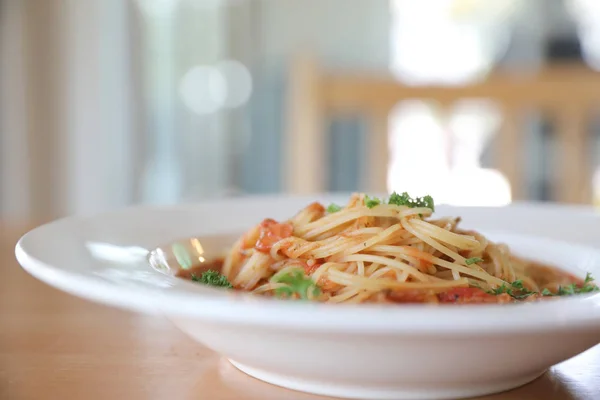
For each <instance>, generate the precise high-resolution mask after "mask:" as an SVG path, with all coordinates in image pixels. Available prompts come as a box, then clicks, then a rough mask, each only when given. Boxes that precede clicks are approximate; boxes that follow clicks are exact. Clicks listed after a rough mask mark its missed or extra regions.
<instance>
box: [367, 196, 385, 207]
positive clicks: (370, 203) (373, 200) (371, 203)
mask: <svg viewBox="0 0 600 400" xmlns="http://www.w3.org/2000/svg"><path fill="white" fill-rule="evenodd" d="M381 203H382V201H381V199H378V198H377V197H369V196H366V195H365V206H367V207H369V208H373V207H375V206H378V205H380V204H381Z"/></svg>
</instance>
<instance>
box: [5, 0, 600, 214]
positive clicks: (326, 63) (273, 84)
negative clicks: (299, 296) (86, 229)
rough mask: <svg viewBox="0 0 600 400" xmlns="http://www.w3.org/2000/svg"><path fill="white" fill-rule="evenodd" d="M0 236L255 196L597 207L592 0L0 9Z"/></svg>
mask: <svg viewBox="0 0 600 400" xmlns="http://www.w3.org/2000/svg"><path fill="white" fill-rule="evenodd" d="M0 60H1V62H0V89H1V93H0V94H1V97H0V219H2V220H4V221H7V220H8V221H10V220H14V221H30V222H35V223H38V222H43V221H47V220H49V219H52V218H56V217H60V216H64V215H69V214H80V213H91V212H100V211H104V210H108V209H113V208H117V207H122V206H126V205H130V204H139V203H148V204H169V203H175V202H183V201H194V200H198V199H203V198H215V197H222V196H239V195H244V194H257V193H314V192H322V191H357V190H361V191H362V190H364V191H367V190H368V191H378V192H382V191H386V190H390V191H391V190H398V191H408V192H410V193H411V194H413V195H424V194H431V195H433V196H434V198H435V199H436V201H437V202H439V203H449V204H458V205H480V206H486V205H487V206H490V205H504V204H508V203H510V202H513V201H523V200H536V201H557V202H565V203H578V204H595V205H600V168H599V166H600V124H599V120H598V118H597V117H598V113H597V110H598V109H599V108H600V73H598V72H597V70H599V69H600V2H598V1H596V0H494V1H489V0H420V1H418V2H417V1H411V0H85V1H82V0H43V1H42V0H0Z"/></svg>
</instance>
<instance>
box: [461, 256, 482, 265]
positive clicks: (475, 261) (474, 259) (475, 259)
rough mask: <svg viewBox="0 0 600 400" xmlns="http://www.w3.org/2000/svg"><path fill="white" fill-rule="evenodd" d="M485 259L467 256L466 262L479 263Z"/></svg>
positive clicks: (468, 263) (469, 263)
mask: <svg viewBox="0 0 600 400" xmlns="http://www.w3.org/2000/svg"><path fill="white" fill-rule="evenodd" d="M482 261H483V258H479V257H471V258H467V259H466V260H465V264H467V265H471V264H477V263H480V262H482Z"/></svg>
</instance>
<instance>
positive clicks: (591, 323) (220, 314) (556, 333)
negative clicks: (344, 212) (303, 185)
mask: <svg viewBox="0 0 600 400" xmlns="http://www.w3.org/2000/svg"><path fill="white" fill-rule="evenodd" d="M313 200H315V199H314V198H303V197H257V198H242V199H232V200H221V201H211V202H205V203H199V204H190V205H180V206H174V207H165V208H152V207H137V208H130V209H126V210H122V211H118V212H113V213H108V214H103V215H99V216H92V217H72V218H67V219H63V220H59V221H56V222H53V223H50V224H48V225H44V226H42V227H39V228H37V229H35V230H33V231H31V232H29V233H28V234H27V235H25V236H24V237H23V238H22V239H21V240H20V241H19V243H18V245H17V248H16V254H17V259H18V260H19V263H20V264H21V265H22V266H23V267H24V268H25V269H26V270H27V271H28V272H30V273H31V274H32V275H34V276H35V277H37V278H39V279H40V280H42V281H44V282H46V283H48V284H50V285H52V286H55V287H57V288H59V289H61V290H64V291H66V292H69V293H71V294H74V295H76V296H80V297H84V298H87V299H90V300H93V301H96V302H99V303H104V304H108V305H112V306H116V307H120V308H125V309H128V310H132V311H137V312H145V313H156V314H162V315H166V316H167V318H169V319H170V320H171V321H172V322H173V323H174V324H175V325H176V326H178V327H179V328H180V329H181V330H182V331H184V332H186V333H187V334H188V335H189V336H191V337H192V338H194V339H195V340H197V341H198V342H199V343H202V344H203V345H206V346H208V347H209V348H211V349H214V350H215V351H217V352H219V353H221V354H223V355H224V356H225V357H226V358H228V359H229V360H230V361H231V362H232V363H233V365H235V366H236V367H237V368H239V369H240V370H242V371H244V372H246V373H248V374H249V375H252V376H254V377H256V378H258V379H262V380H264V381H267V382H270V383H273V384H276V385H280V386H284V387H288V388H292V389H297V390H302V391H307V392H312V393H317V394H324V395H331V396H339V397H346V398H360V399H455V398H457V397H470V396H477V395H483V394H489V393H494V392H499V391H503V390H507V389H511V388H514V387H517V386H520V385H523V384H525V383H527V382H529V381H531V380H533V379H535V378H536V377H538V376H539V375H541V374H543V373H544V371H546V370H547V369H548V368H549V367H550V366H552V365H554V364H556V363H559V362H561V361H563V360H566V359H568V358H570V357H572V356H575V355H577V354H579V353H581V352H583V351H585V350H587V349H589V348H590V347H592V346H594V345H596V344H598V343H599V342H600V295H580V296H573V297H569V298H561V299H556V300H551V301H545V302H535V303H526V304H511V305H462V306H458V305H449V306H431V305H402V306H400V305H329V304H315V303H305V302H296V301H284V300H277V299H270V298H262V297H260V296H254V295H251V294H245V293H239V292H233V291H227V290H219V289H214V288H210V287H205V286H203V285H198V284H195V283H192V282H189V281H184V280H182V279H178V278H174V277H172V276H171V275H169V274H168V269H169V268H170V267H171V266H172V265H173V263H178V262H181V257H184V258H185V257H189V258H190V260H195V259H196V258H201V257H204V258H205V259H209V258H211V257H215V256H217V255H219V254H220V253H221V252H222V251H223V249H225V248H226V247H227V246H228V245H230V244H231V242H232V240H233V238H234V237H235V235H236V234H239V233H240V232H243V231H244V230H245V229H247V228H249V227H250V226H252V225H253V224H255V223H257V222H259V221H260V220H262V219H263V218H265V217H272V218H276V219H284V218H287V217H289V216H291V215H292V214H294V213H295V212H297V211H298V210H299V209H301V208H302V207H303V206H305V205H307V204H308V203H309V202H311V201H313ZM318 200H321V201H323V202H329V201H337V202H340V201H343V200H340V198H339V197H336V196H333V197H331V196H319V198H318ZM437 214H440V215H460V216H462V217H463V221H464V222H463V223H464V226H466V227H468V228H471V229H478V230H481V231H483V232H484V233H485V234H486V235H488V236H490V237H491V238H492V239H493V240H496V241H502V242H505V243H507V244H508V245H510V246H511V248H512V250H513V251H514V252H515V253H517V254H519V255H523V256H527V257H529V258H533V259H535V260H539V261H541V262H549V263H551V264H553V265H556V266H560V267H561V268H563V269H564V270H567V271H570V272H572V273H574V274H577V275H580V276H585V273H586V272H591V273H592V274H595V275H597V276H600V252H599V251H598V250H597V249H595V248H594V247H593V245H595V244H597V243H599V244H600V223H599V221H600V220H599V218H598V215H596V214H595V213H594V212H593V211H591V210H589V209H586V208H578V207H565V206H542V205H537V204H518V205H514V206H511V207H505V208H458V207H439V210H438V212H437ZM508 232H510V233H508ZM565 240H566V241H565ZM569 241H570V242H573V243H569ZM590 245H592V246H590Z"/></svg>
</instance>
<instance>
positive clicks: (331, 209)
mask: <svg viewBox="0 0 600 400" xmlns="http://www.w3.org/2000/svg"><path fill="white" fill-rule="evenodd" d="M341 209H342V207H341V206H338V205H337V204H335V203H331V204H330V205H329V207H327V212H328V213H329V214H333V213H336V212H338V211H340V210H341Z"/></svg>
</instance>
